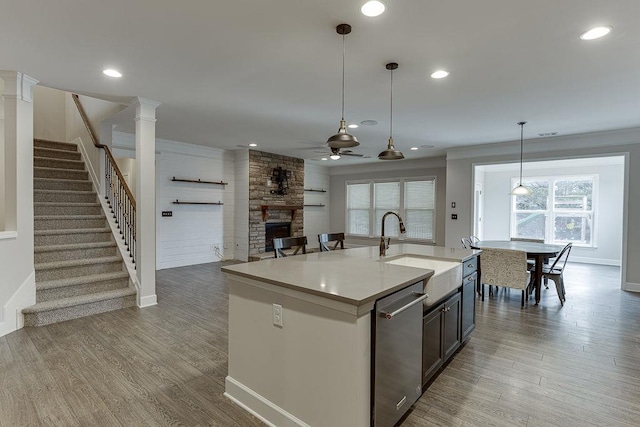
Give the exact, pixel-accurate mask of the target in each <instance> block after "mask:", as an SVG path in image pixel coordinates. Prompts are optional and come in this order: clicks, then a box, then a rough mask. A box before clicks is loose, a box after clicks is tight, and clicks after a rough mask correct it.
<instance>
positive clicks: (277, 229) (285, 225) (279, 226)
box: [264, 222, 291, 252]
mask: <svg viewBox="0 0 640 427" xmlns="http://www.w3.org/2000/svg"><path fill="white" fill-rule="evenodd" d="M264 227H265V228H264V250H265V252H271V251H273V239H275V238H278V237H291V223H290V222H267V223H265V225H264Z"/></svg>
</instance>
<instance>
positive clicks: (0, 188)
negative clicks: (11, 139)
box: [0, 79, 5, 231]
mask: <svg viewBox="0 0 640 427" xmlns="http://www.w3.org/2000/svg"><path fill="white" fill-rule="evenodd" d="M3 87H4V82H3V81H2V79H0V93H2V90H3ZM0 178H2V179H0V231H4V215H5V214H4V210H5V206H4V185H5V177H4V98H3V97H2V96H0Z"/></svg>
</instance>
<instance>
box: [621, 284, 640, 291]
mask: <svg viewBox="0 0 640 427" xmlns="http://www.w3.org/2000/svg"><path fill="white" fill-rule="evenodd" d="M624 290H625V291H629V292H640V283H631V282H627V283H625V284H624Z"/></svg>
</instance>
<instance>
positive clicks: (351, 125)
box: [347, 123, 358, 129]
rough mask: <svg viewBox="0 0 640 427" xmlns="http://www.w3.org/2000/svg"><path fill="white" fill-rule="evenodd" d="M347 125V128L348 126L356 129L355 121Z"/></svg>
mask: <svg viewBox="0 0 640 427" xmlns="http://www.w3.org/2000/svg"><path fill="white" fill-rule="evenodd" d="M347 127H348V128H350V129H357V128H358V125H357V124H355V123H351V124H350V125H349V126H347Z"/></svg>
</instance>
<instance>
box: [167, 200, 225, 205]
mask: <svg viewBox="0 0 640 427" xmlns="http://www.w3.org/2000/svg"><path fill="white" fill-rule="evenodd" d="M171 203H173V204H174V205H224V203H222V202H181V201H180V200H178V199H176V201H175V202H171Z"/></svg>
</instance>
